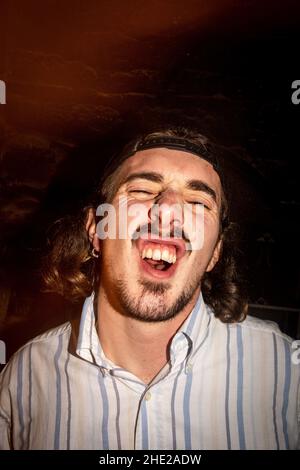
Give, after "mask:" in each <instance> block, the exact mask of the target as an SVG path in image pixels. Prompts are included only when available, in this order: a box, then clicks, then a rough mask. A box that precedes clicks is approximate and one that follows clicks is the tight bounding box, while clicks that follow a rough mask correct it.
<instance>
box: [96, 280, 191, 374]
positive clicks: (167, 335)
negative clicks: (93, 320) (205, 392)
mask: <svg viewBox="0 0 300 470" xmlns="http://www.w3.org/2000/svg"><path fill="white" fill-rule="evenodd" d="M199 290H200V289H197V291H196V292H195V294H194V295H193V297H192V299H191V300H190V302H189V303H188V304H187V305H186V306H185V308H184V309H183V310H182V311H180V312H179V313H178V314H177V315H176V316H175V317H174V318H172V319H170V320H167V321H161V322H153V323H149V322H144V321H140V320H137V319H135V318H131V317H129V316H126V315H124V314H123V313H122V312H119V311H118V310H117V309H116V308H114V307H113V306H112V305H111V304H110V302H109V300H108V298H107V296H106V293H105V290H104V288H103V286H101V285H100V289H99V294H98V306H97V317H98V322H97V323H98V335H99V338H100V342H101V346H102V349H103V352H104V354H105V356H106V357H107V358H108V359H109V360H111V361H112V362H113V363H114V364H116V365H117V366H119V367H122V368H123V369H126V370H127V371H129V372H131V373H132V374H134V375H135V376H136V377H138V378H139V379H140V380H142V381H143V382H145V383H149V382H151V380H152V379H153V378H154V377H155V376H156V375H157V374H158V372H159V371H160V370H161V369H162V367H163V366H164V365H165V364H166V363H167V362H168V360H169V345H170V342H171V340H172V338H173V336H174V335H175V334H176V332H177V331H178V329H179V328H180V326H181V325H182V323H183V322H184V321H185V320H186V318H187V317H188V315H189V314H190V312H191V311H192V309H193V307H194V305H195V303H196V300H197V298H198V295H199Z"/></svg>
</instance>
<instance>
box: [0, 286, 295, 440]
mask: <svg viewBox="0 0 300 470" xmlns="http://www.w3.org/2000/svg"><path fill="white" fill-rule="evenodd" d="M74 331H75V330H73V324H71V323H66V324H64V325H62V326H60V327H58V328H55V329H53V330H51V331H49V332H47V333H45V334H44V335H41V336H39V337H37V338H35V339H33V340H32V341H30V342H29V343H28V344H27V345H25V346H24V347H23V348H22V349H21V350H19V351H18V352H17V353H16V354H15V355H14V356H13V357H12V359H11V360H10V362H9V364H8V365H7V366H6V368H5V369H4V371H3V373H2V374H1V378H0V387H1V388H0V448H2V449H9V448H13V449H295V448H296V447H297V442H299V397H298V394H299V389H300V385H299V383H300V382H299V377H300V366H299V365H295V364H293V363H292V361H291V353H292V350H291V340H290V338H288V337H287V336H285V335H284V334H282V333H281V332H280V331H279V330H278V328H277V327H276V325H274V324H271V323H266V322H262V321H261V320H256V319H253V318H248V319H247V320H246V321H244V322H243V323H240V324H230V325H229V324H224V323H221V322H220V321H219V320H218V319H216V318H215V316H214V315H213V313H212V311H211V310H210V309H209V308H208V307H207V306H206V305H205V304H204V302H203V299H202V297H201V295H200V297H199V299H198V302H197V304H196V306H195V308H194V309H193V311H192V312H191V314H190V316H189V317H188V318H187V320H186V321H185V323H184V324H183V326H182V328H181V329H180V330H179V331H178V333H177V334H176V335H175V336H174V338H173V340H172V343H171V349H170V362H169V363H168V364H166V366H165V367H164V368H163V369H162V371H161V372H160V373H159V374H158V376H157V377H156V378H155V379H154V381H153V382H152V383H151V384H150V385H146V384H144V383H143V382H141V381H140V380H139V379H138V378H137V377H135V376H134V375H132V374H131V373H129V372H127V371H125V370H123V369H121V368H120V367H117V366H116V365H114V364H113V363H111V361H109V360H108V359H107V358H106V357H105V355H104V353H103V350H102V348H101V344H100V342H99V338H98V335H97V331H96V327H95V316H94V311H93V296H91V297H90V298H88V299H87V300H86V302H85V304H84V307H83V313H82V317H81V324H80V328H79V334H78V337H77V340H76V342H77V344H76V347H75V348H73V349H72V347H71V341H70V339H71V333H72V337H73V334H74Z"/></svg>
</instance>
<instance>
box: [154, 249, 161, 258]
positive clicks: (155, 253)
mask: <svg viewBox="0 0 300 470" xmlns="http://www.w3.org/2000/svg"><path fill="white" fill-rule="evenodd" d="M160 258H161V252H160V249H159V248H155V250H153V254H152V259H154V260H155V261H159V260H160Z"/></svg>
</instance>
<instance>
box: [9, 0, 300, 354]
mask: <svg viewBox="0 0 300 470" xmlns="http://www.w3.org/2000/svg"><path fill="white" fill-rule="evenodd" d="M297 5H298V2H297V1H293V2H292V1H289V0H287V1H280V2H277V1H274V0H273V1H271V0H270V1H267V0H264V1H262V0H260V1H259V0H239V1H233V0H219V1H217V0H209V1H208V0H206V1H205V0H186V1H184V2H182V1H177V0H165V1H162V0H161V1H158V0H153V1H151V2H150V1H144V0H140V1H138V0H127V1H121V0H112V1H107V0H98V1H85V2H84V1H79V0H73V1H68V0H65V1H60V2H59V1H56V0H52V1H50V0H45V1H43V2H39V1H33V0H29V1H26V2H24V1H21V0H12V1H4V0H2V2H1V5H0V14H1V17H0V79H1V80H4V81H5V82H6V87H7V96H6V100H7V104H5V105H0V263H1V264H0V339H2V340H4V341H5V342H6V344H7V355H8V356H9V355H10V354H11V353H12V352H13V351H14V350H15V349H16V348H17V347H19V346H20V345H21V344H22V343H23V342H24V341H26V340H27V339H28V338H30V337H32V336H34V335H35V334H37V333H39V332H41V331H44V330H45V329H47V328H49V327H52V326H54V325H57V324H59V323H62V322H63V321H65V320H66V319H67V318H68V317H69V315H70V313H71V312H72V311H74V309H75V310H80V305H79V304H78V305H75V307H74V306H72V305H71V303H70V302H69V301H67V300H63V299H61V298H59V297H57V296H55V295H52V294H51V295H50V294H46V293H43V292H42V291H41V282H40V275H39V264H40V259H41V256H42V254H43V250H44V245H45V240H46V238H47V227H48V226H49V224H50V223H51V222H52V221H54V220H55V219H56V218H57V217H60V216H61V215H64V214H66V213H72V212H74V211H76V210H77V208H78V205H80V203H82V202H83V201H84V200H85V198H86V197H87V195H88V193H89V191H90V189H91V188H92V187H93V185H94V184H95V183H96V181H97V179H98V178H99V176H100V175H101V171H102V168H103V165H104V163H105V161H106V160H107V158H109V155H110V154H111V152H112V151H115V150H116V149H117V148H118V147H120V145H121V144H122V143H123V142H124V141H125V140H126V138H127V137H128V136H129V135H130V134H131V133H132V132H133V130H140V129H144V128H145V127H147V126H149V125H152V124H155V123H158V124H160V123H165V122H168V123H170V124H183V125H193V126H197V127H198V128H199V130H200V131H201V132H203V133H205V134H207V135H208V136H210V137H212V138H213V139H214V140H216V141H217V142H219V144H220V145H221V146H222V147H223V149H224V152H225V155H226V159H225V160H226V161H225V166H226V169H227V173H228V183H229V188H230V197H231V203H232V218H233V220H235V221H236V222H238V223H239V225H240V236H241V246H242V250H243V252H244V255H245V261H246V266H247V270H246V274H247V277H248V280H249V294H250V301H251V303H252V304H256V307H254V306H253V307H252V313H255V314H257V315H260V316H262V317H266V318H270V319H274V320H276V321H278V322H279V323H280V326H281V327H282V328H283V329H284V331H286V332H287V333H289V334H291V335H293V336H297V335H298V334H299V324H298V323H297V322H298V312H299V310H300V289H299V288H300V268H299V261H300V250H299V235H300V224H299V217H300V194H299V183H298V180H299V172H298V169H299V165H298V159H299V151H300V142H299V122H300V105H299V106H297V105H294V104H292V101H291V95H292V89H291V84H292V82H293V81H294V80H297V79H300V70H299V62H300V57H299V44H300V41H299V39H300V31H299V17H300V15H299V13H300V10H299V7H298V6H297ZM258 305H262V306H263V307H258ZM268 306H277V307H279V309H278V308H277V309H274V308H273V307H272V308H269V307H268ZM289 309H290V310H289ZM297 325H298V326H297Z"/></svg>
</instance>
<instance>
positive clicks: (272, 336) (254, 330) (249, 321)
mask: <svg viewBox="0 0 300 470" xmlns="http://www.w3.org/2000/svg"><path fill="white" fill-rule="evenodd" d="M231 327H235V328H241V330H242V333H243V334H244V335H255V336H257V337H261V338H263V339H264V340H268V339H269V340H272V341H274V340H276V341H283V342H285V343H287V344H292V342H293V339H292V338H291V337H290V336H288V335H286V334H285V333H283V332H282V331H281V330H280V328H279V326H278V324H277V323H275V322H273V321H270V320H261V319H260V318H256V317H252V316H251V315H248V316H247V317H246V319H245V320H244V321H243V322H241V323H235V324H232V325H231Z"/></svg>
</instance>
